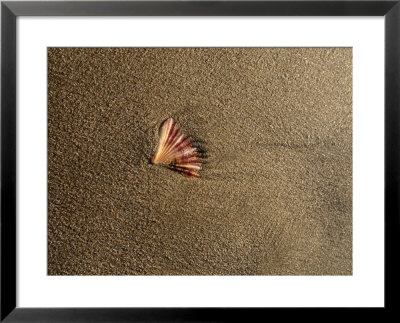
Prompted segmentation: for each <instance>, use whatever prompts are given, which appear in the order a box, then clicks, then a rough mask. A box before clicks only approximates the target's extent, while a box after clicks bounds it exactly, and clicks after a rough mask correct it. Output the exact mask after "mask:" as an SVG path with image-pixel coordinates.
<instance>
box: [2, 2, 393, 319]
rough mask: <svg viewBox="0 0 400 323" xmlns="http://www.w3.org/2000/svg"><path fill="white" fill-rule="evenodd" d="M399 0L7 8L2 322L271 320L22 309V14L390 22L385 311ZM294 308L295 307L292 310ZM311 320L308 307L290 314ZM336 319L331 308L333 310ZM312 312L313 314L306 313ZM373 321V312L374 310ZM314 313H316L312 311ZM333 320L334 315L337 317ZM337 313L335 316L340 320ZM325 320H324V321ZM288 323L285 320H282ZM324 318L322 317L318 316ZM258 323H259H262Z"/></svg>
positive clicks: (240, 313) (258, 312) (252, 312)
mask: <svg viewBox="0 0 400 323" xmlns="http://www.w3.org/2000/svg"><path fill="white" fill-rule="evenodd" d="M399 2H400V0H396V1H386V0H381V1H90V2H85V1H74V2H56V1H53V2H52V1H46V2H36V1H34V2H32V1H29V2H24V1H18V2H15V1H2V2H1V282H0V283H1V285H0V286H1V294H0V297H1V304H0V305H1V308H0V309H1V316H0V320H1V322H3V321H4V322H97V321H98V322H132V321H133V322H170V321H173V322H186V321H188V322H203V321H204V322H211V321H212V322H221V321H229V322H231V321H248V322H252V321H254V320H255V317H261V318H262V317H264V318H265V319H267V317H266V315H267V313H266V311H267V310H269V311H273V310H274V311H279V312H280V313H281V312H282V309H270V308H258V309H255V308H254V309H240V308H232V309H228V308H213V309H207V308H146V309H144V308H112V309H111V308H79V309H78V308H56V309H54V308H53V309H50V308H19V307H16V299H17V289H16V287H17V286H16V270H17V265H16V240H17V236H16V202H17V201H16V190H17V181H16V170H17V169H16V162H17V156H16V133H17V125H16V82H17V79H16V54H17V53H16V40H17V39H16V37H17V30H16V19H17V17H19V16H384V18H385V156H384V158H385V174H384V176H385V177H384V178H385V307H384V309H376V311H375V312H376V313H377V315H382V314H383V313H382V311H385V314H386V313H387V312H388V311H395V310H396V309H397V307H398V304H397V302H396V299H397V298H396V294H397V293H398V288H399V278H398V272H397V268H398V267H397V266H396V263H397V258H398V255H399V246H400V241H399V230H400V219H399V206H400V204H399V200H398V197H399V180H400V149H399V148H400V131H399V129H400V122H399V119H400V110H399V109H400V3H399ZM285 310H288V309H285ZM290 310H292V311H297V312H300V313H304V315H307V316H309V315H310V313H309V312H308V311H307V309H303V310H301V309H290ZM326 311H329V312H330V313H331V314H333V313H334V311H333V310H332V309H326ZM306 313H308V314H306ZM367 313H368V314H367V315H368V316H371V314H372V313H371V311H368V312H367ZM313 314H314V315H315V313H313ZM331 314H330V315H331ZM333 315H334V314H333ZM317 316H318V315H317ZM281 318H282V317H281ZM318 319H319V320H320V319H321V318H320V317H319V318H318ZM257 321H258V320H257Z"/></svg>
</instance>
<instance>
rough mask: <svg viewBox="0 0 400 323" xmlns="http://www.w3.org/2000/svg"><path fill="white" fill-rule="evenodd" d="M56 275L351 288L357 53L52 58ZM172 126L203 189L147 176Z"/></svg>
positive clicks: (153, 52)
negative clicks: (190, 152)
mask: <svg viewBox="0 0 400 323" xmlns="http://www.w3.org/2000/svg"><path fill="white" fill-rule="evenodd" d="M48 72H49V75H48V84H49V96H48V274H49V275H351V274H352V49H351V48H303V49H302V48H251V49H249V48H244V49H238V48H219V49H218V48H214V49H208V48H205V49H204V48H203V49H195V48H186V49H184V48H181V49H180V48H172V49H165V48H164V49H163V48H153V49H148V48H147V49H146V48H145V49H143V48H142V49H140V48H125V49H115V48H114V49H107V48H102V49H88V48H86V49H68V48H61V49H60V48H58V49H57V48H53V49H49V52H48ZM168 117H173V118H174V119H175V120H176V121H177V122H178V123H179V125H180V126H181V128H182V129H183V131H184V132H185V133H187V134H188V135H190V136H191V137H192V138H193V139H194V140H195V141H196V143H197V144H198V146H199V147H200V148H201V149H202V150H204V151H205V153H206V155H207V158H206V160H205V164H204V165H203V169H202V170H201V178H199V179H188V178H186V177H184V176H182V175H181V174H179V173H177V172H174V171H171V170H169V169H167V168H165V167H160V166H155V165H152V164H151V163H150V162H149V161H150V159H151V157H152V155H153V153H154V151H155V149H156V146H157V140H158V128H159V125H160V123H161V122H162V121H163V120H165V119H166V118H168Z"/></svg>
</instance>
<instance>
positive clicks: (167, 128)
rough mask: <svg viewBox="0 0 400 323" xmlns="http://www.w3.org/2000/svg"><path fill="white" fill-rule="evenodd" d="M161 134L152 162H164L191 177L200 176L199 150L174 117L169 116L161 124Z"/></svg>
mask: <svg viewBox="0 0 400 323" xmlns="http://www.w3.org/2000/svg"><path fill="white" fill-rule="evenodd" d="M159 136H160V139H159V143H158V147H157V151H156V154H155V155H154V157H153V158H152V163H153V164H164V165H166V166H168V167H169V168H171V169H174V170H176V171H178V172H180V173H182V174H184V175H186V176H189V177H192V176H194V177H200V174H199V170H200V169H201V161H200V157H199V152H198V151H197V148H196V147H194V146H193V143H192V141H191V140H190V138H189V137H187V136H185V135H184V134H183V133H182V131H181V129H180V128H179V126H178V124H177V123H176V122H175V121H174V120H173V119H172V118H168V119H167V120H165V121H164V122H163V123H162V124H161V127H160V133H159Z"/></svg>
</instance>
